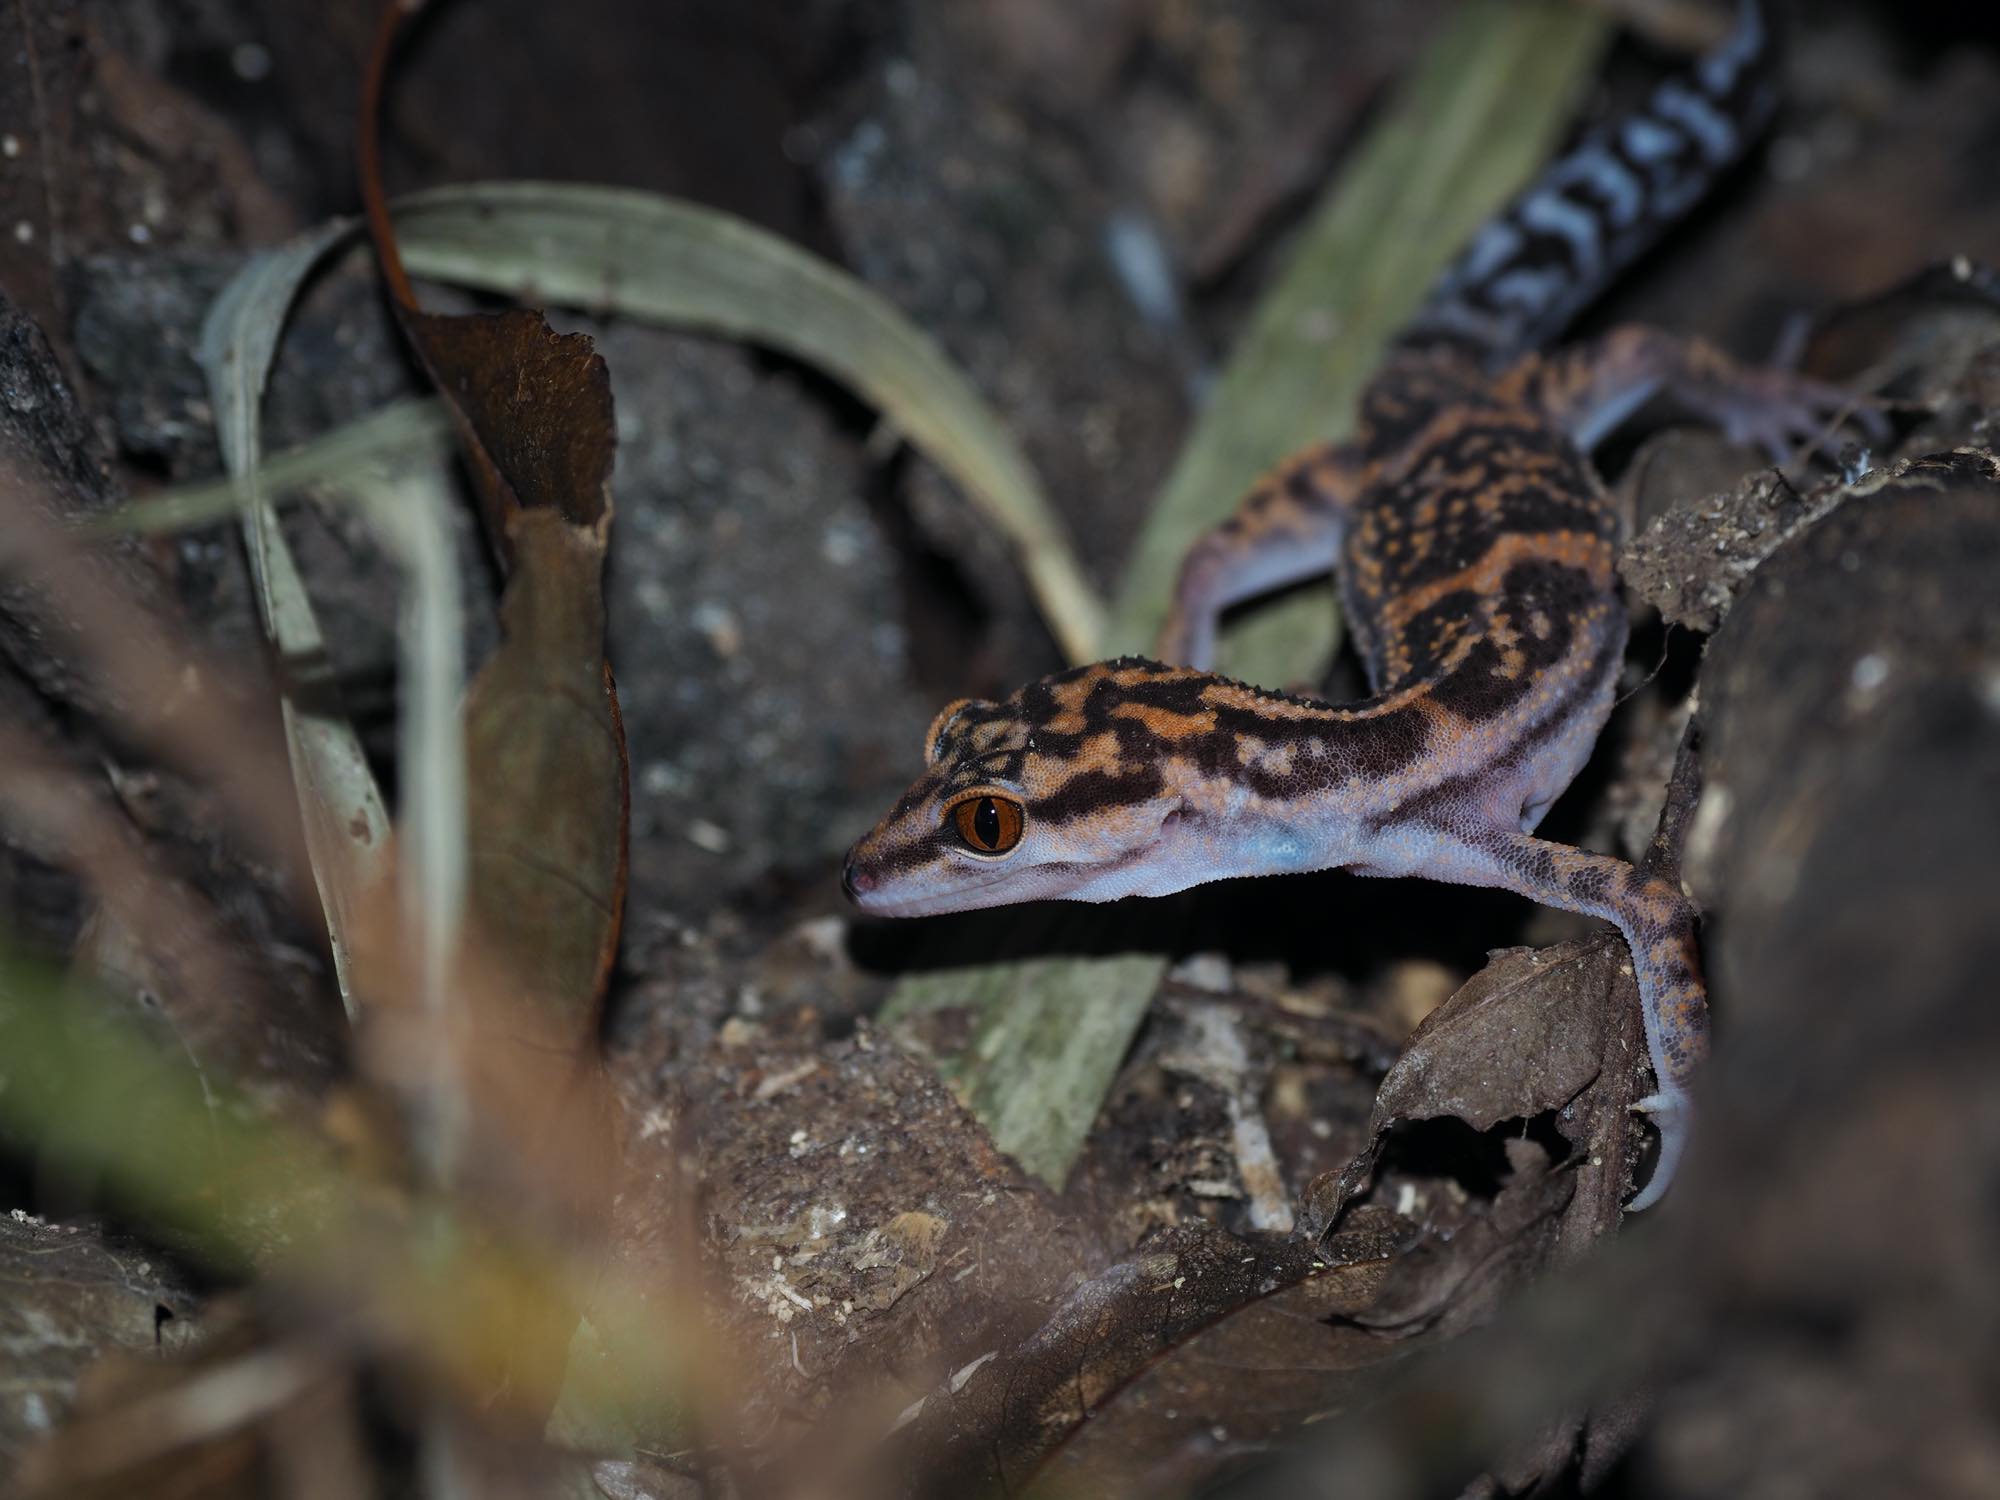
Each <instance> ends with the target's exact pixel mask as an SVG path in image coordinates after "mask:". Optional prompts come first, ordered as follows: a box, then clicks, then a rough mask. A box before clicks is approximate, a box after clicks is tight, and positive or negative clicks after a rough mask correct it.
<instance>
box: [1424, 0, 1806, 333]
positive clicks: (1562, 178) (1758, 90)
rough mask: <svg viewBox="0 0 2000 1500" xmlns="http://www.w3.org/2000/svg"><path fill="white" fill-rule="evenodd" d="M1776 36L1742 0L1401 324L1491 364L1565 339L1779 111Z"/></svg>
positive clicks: (1753, 4)
mask: <svg viewBox="0 0 2000 1500" xmlns="http://www.w3.org/2000/svg"><path fill="white" fill-rule="evenodd" d="M1776 53H1777V46H1776V37H1775V35H1774V29H1773V25H1772V22H1771V19H1770V17H1769V16H1768V15H1767V14H1766V11H1765V7H1764V6H1763V5H1762V4H1761V3H1760V0H1738V5H1737V12H1736V22H1735V25H1734V26H1733V27H1732V28H1731V30H1730V32H1729V34H1728V35H1727V36H1726V37H1724V38H1723V40H1722V41H1721V42H1719V43H1718V44H1717V45H1716V46H1715V47H1714V48H1712V49H1711V50H1709V51H1707V52H1705V53H1702V54H1701V55H1700V56H1698V57H1696V58H1694V59H1692V60H1691V61H1690V62H1689V64H1688V65H1687V66H1686V67H1685V68H1684V69H1681V70H1678V71H1676V72H1675V73H1674V74H1673V75H1672V76H1670V77H1668V78H1666V79H1664V80H1662V81H1661V82H1660V83H1659V84H1657V85H1656V86H1655V87H1654V89H1653V91H1652V93H1651V95H1650V96H1649V97H1648V98H1647V100H1646V102H1645V104H1644V105H1642V106H1641V107H1640V108H1638V109H1636V110H1634V111H1633V112H1632V113H1630V114H1628V115H1625V116H1624V117H1623V118H1621V119H1617V120H1612V121H1609V122H1607V123H1605V124H1604V125H1601V126H1599V127H1597V128H1595V129H1593V130H1591V131H1590V132H1589V133H1588V134H1586V135H1585V136H1584V137H1583V139H1582V140H1581V141H1579V142H1578V143H1577V145H1576V147H1575V149H1574V150H1572V151H1570V152H1568V153H1566V154H1565V155H1563V156H1561V157H1559V158H1557V159H1556V160H1555V161H1554V162H1552V163H1551V164H1550V165H1549V166H1548V167H1547V168H1545V169H1544V170H1543V171H1542V173H1541V174H1540V176H1538V177H1536V178H1535V180H1534V181H1533V182H1531V183H1529V185H1528V186H1527V187H1526V188H1525V189H1524V190H1523V191H1522V192H1521V193H1520V194H1519V195H1518V196H1516V197H1515V198H1514V200H1513V201H1512V202H1511V203H1509V204H1508V205H1507V207H1506V208H1505V209H1503V210H1502V211H1501V212H1500V213H1499V214H1498V215H1496V216H1495V217H1494V218H1492V219H1490V220H1488V221H1487V224H1486V226H1485V228H1483V229H1482V230H1481V231H1480V232H1479V234H1478V235H1477V236H1476V237H1475V238H1474V239H1473V241H1472V243H1471V244H1470V245H1468V246H1467V247H1466V248H1465V249H1464V250H1463V251H1462V252H1460V254H1459V255H1458V257H1457V259H1455V260H1454V261H1453V262H1452V263H1451V265H1450V266H1448V267H1447V268H1446V269H1445V271H1444V274H1443V275H1442V276H1440V277H1439V278H1438V280H1437V282H1436V284H1435V285H1434V286H1433V287H1432V288H1431V292H1430V295H1429V297H1428V298H1426V299H1425V302H1424V305H1423V307H1422V308H1421V309H1420V310H1419V311H1418V313H1417V315H1416V317H1415V318H1414V319H1412V321H1411V323H1410V325H1409V327H1408V328H1407V329H1406V330H1405V331H1404V332H1403V334H1402V335H1401V337H1400V339H1399V340H1398V342H1399V344H1401V345H1402V346H1403V347H1406V348H1409V347H1435V346H1440V345H1442V346H1448V347H1454V348H1458V349H1462V350H1465V351H1467V352H1470V353H1472V354H1475V355H1476V356H1478V357H1479V358H1480V359H1481V360H1483V361H1484V362H1486V363H1487V364H1489V365H1492V366H1498V365H1503V364H1505V363H1507V362H1508V361H1509V360H1511V359H1512V358H1514V357H1515V356H1518V355H1520V354H1523V353H1526V352H1527V351H1529V350H1531V349H1536V348H1540V347H1542V346H1544V345H1546V344H1548V343H1550V342H1551V341H1553V340H1554V339H1555V338H1556V336H1557V335H1559V334H1560V333H1561V332H1562V331H1563V329H1564V327H1565V326H1567V325H1568V323H1569V322H1570V320H1571V319H1572V318H1574V317H1575V316H1576V315H1577V313H1579V312H1581V311H1582V310H1583V308H1584V307H1585V306H1586V305H1587V304H1588V303H1590V302H1591V301H1592V300H1593V299H1594V298H1596V297H1597V295H1598V294H1599V293H1600V292H1602V291H1603V290H1604V289H1605V287H1606V286H1608V285H1609V284H1610V283H1611V281H1612V280H1613V279H1614V278H1615V277H1616V276H1617V275H1618V273H1619V272H1620V271H1622V270H1623V269H1624V268H1625V267H1626V266H1628V265H1630V264H1631V263H1632V261H1634V260H1636V259H1637V258H1638V257H1639V256H1640V255H1641V254H1642V253H1643V252H1644V251H1645V250H1646V249H1647V248H1648V247H1649V246H1651V245H1652V243H1653V242H1654V241H1655V240H1656V239H1658V238H1659V237H1660V235H1661V234H1662V233H1664V232H1665V231H1666V229H1667V228H1668V227H1669V226H1671V225H1672V224H1673V223H1674V222H1675V221H1676V220H1678V219H1680V218H1681V217H1682V216H1683V215H1684V214H1686V213H1687V212H1688V210H1689V209H1691V208H1692V207H1693V206H1694V205H1695V203H1696V202H1698V201H1699V200H1700V199H1701V198H1702V197H1703V195H1705V194H1706V193H1707V192H1708V191H1709V189H1710V188H1711V187H1712V186H1713V185H1714V183H1715V182H1716V180H1717V179H1718V178H1719V177H1721V175H1722V174H1723V173H1724V172H1725V171H1727V170H1728V168H1729V167H1730V166H1732V165H1733V164H1734V163H1735V162H1736V161H1737V160H1738V159H1739V158H1741V157H1742V155H1743V154H1744V152H1745V151H1747V150H1748V149H1749V147H1750V146H1751V144H1752V143H1753V142H1755V140H1756V139H1757V137H1758V135H1759V134H1760V133H1761V132H1762V131H1763V129H1764V127H1765V126H1766V125H1768V124H1769V123H1770V120H1771V117H1772V115H1773V114H1775V113H1776V111H1777V103H1778V88H1777V76H1776V74H1777V69H1776Z"/></svg>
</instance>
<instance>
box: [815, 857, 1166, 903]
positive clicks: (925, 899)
mask: <svg viewBox="0 0 2000 1500" xmlns="http://www.w3.org/2000/svg"><path fill="white" fill-rule="evenodd" d="M1146 855H1147V851H1146V850H1145V849H1128V850H1126V851H1125V852H1124V853H1122V854H1120V855H1119V856H1118V857H1117V858H1115V859H1107V860H1104V861H1103V862H1101V863H1093V862H1084V861H1079V860H1065V861H1060V862H1051V863H1049V864H1041V865H1024V866H1013V867H1010V868H1008V869H1006V870H1003V871H999V872H996V873H994V874H992V875H989V876H987V877H986V878H985V879H983V880H978V881H970V882H966V883H963V884H958V885H954V886H952V887H951V888H950V889H949V890H939V891H933V892H924V893H919V894H915V895H910V896H905V897H901V898H900V899H899V898H898V897H897V896H896V895H895V894H894V892H893V891H870V890H861V891H857V890H856V889H855V888H854V886H853V885H852V884H851V883H849V884H848V886H847V891H848V898H849V899H850V900H851V901H853V902H854V904H855V905H856V906H857V907H859V908H860V909H861V910H862V911H864V912H866V913H867V914H868V915H869V916H871V917H936V916H944V915H946V914H947V913H950V912H956V911H980V910H984V909H986V908H988V907H994V906H1013V905H1015V904H1017V903H1019V902H1026V901H1064V900H1084V901H1090V900H1097V901H1103V900H1108V899H1111V898H1109V897H1105V896H1096V897H1091V896H1081V897H1080V896H1078V895H1076V894H1075V893H1076V892H1077V891H1078V890H1079V889H1080V888H1082V887H1086V886H1090V885H1093V884H1095V883H1096V882H1098V881H1100V880H1102V879H1104V878H1105V877H1106V876H1109V875H1116V874H1117V873H1118V872H1119V871H1121V870H1124V869H1127V868H1129V867H1130V866H1132V865H1133V864H1136V863H1138V862H1139V861H1141V860H1143V859H1145V858H1146Z"/></svg>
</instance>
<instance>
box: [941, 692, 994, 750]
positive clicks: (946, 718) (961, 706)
mask: <svg viewBox="0 0 2000 1500" xmlns="http://www.w3.org/2000/svg"><path fill="white" fill-rule="evenodd" d="M992 706H993V705H992V704H990V703H986V702H983V701H982V700H980V699H978V698H954V699H952V700H951V702H949V703H947V704H946V705H945V706H944V707H943V708H941V709H939V710H938V715H937V717H936V718H935V719H932V720H931V727H930V728H928V729H926V730H925V731H924V764H925V765H931V766H934V765H936V764H937V763H938V761H939V760H940V759H942V758H943V756H944V737H945V735H946V733H947V732H948V731H949V730H950V729H951V726H952V725H953V724H954V723H955V722H956V721H957V719H958V716H959V715H960V714H962V713H964V712H965V711H966V710H967V709H968V708H991V707H992Z"/></svg>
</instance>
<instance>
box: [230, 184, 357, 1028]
mask: <svg viewBox="0 0 2000 1500" xmlns="http://www.w3.org/2000/svg"><path fill="white" fill-rule="evenodd" d="M353 232H354V231H353V226H352V225H351V224H348V223H345V222H334V223H331V224H326V225H322V226H321V227H320V228H318V229H316V230H313V231H312V232H310V233H308V234H306V235H304V236H302V237H301V238H299V239H297V240H295V241H293V242H292V243H291V244H290V245H287V246H284V247H283V248H281V249H278V250H273V251H268V252H266V253H264V254H261V255H259V256H257V257H256V258H255V259H253V260H252V261H251V262H250V263H249V265H247V266H245V267H244V269H243V270H242V272H241V273H239V274H238V276H237V277H236V279H235V280H233V281H232V282H230V284H229V285H228V286H227V287H225V288H224V289H223V291H222V295H221V296H219V297H217V298H216V301H215V305H214V306H213V307H212V308H210V310H209V314H208V318H207V320H206V321H205V322H204V324H203V326H202V337H201V348H200V358H201V365H202V369H203V372H204V373H205V374H206V375H207V377H208V385H209V393H210V396H211V399H212V400H213V402H214V405H215V422H216V437H217V440H218V441H219V442H220V444H221V447H222V457H223V462H224V464H225V465H226V466H227V467H228V469H229V472H230V474H231V475H232V476H233V477H234V479H235V481H236V483H237V485H238V486H239V490H240V496H241V501H242V505H243V511H244V514H243V523H242V524H243V537H244V543H245V545H246V547H247V548H248V549H249V553H250V569H251V575H252V579H253V582H254V583H255V586H256V591H257V605H258V610H259V612H260V613H261V614H262V616H263V620H264V632H265V634H266V636H268V637H269V639H270V641H271V644H272V646H273V647H274V648H275V649H276V651H277V655H278V660H279V662H280V663H281V664H282V666H283V667H284V668H285V669H286V670H288V671H289V670H294V669H299V668H302V667H303V666H304V665H305V664H311V663H319V662H323V661H324V660H325V658H326V643H325V638H324V637H323V636H322V635H321V634H320V629H319V621H318V619H317V618H316V617H315V615H314V613H313V607H312V601H311V600H310V599H309V598H308V597H307V596H306V591H305V586H304V584H303V583H302V582H301V580H300V578H299V571H298V565H297V563H296V562H295V561H294V559H293V557H292V552H291V548H290V547H289V546H287V545H286V542H285V538H284V534H283V532H282V531H280V530H279V527H278V522H277V517H276V515H275V513H274V512H273V511H272V509H271V507H270V506H269V505H268V504H267V503H266V502H265V501H264V499H263V496H262V484H261V480H260V478H259V473H258V469H259V463H260V460H261V457H262V446H263V445H262V439H261V435H260V430H259V422H258V408H259V405H260V404H261V402H262V399H263V395H264V385H265V382H266V380H267V379H268V378H269V376H270V371H271V362H272V360H273V359H274V358H275V357H276V355H277V352H278V340H279V339H280V337H281V336H282V335H283V332H284V327H285V322H286V320H287V319H288V318H289V317H290V315H291V309H292V303H293V302H294V300H296V298H297V296H298V292H299V288H300V287H301V286H302V285H303V284H304V282H305V280H306V278H307V277H308V276H310V275H311V274H312V271H313V268H314V267H315V266H317V265H318V264H319V263H320V261H321V260H322V259H323V258H324V257H325V256H327V255H328V254H329V253H331V252H332V251H333V250H334V249H335V248H336V247H338V246H340V245H342V244H344V243H345V242H346V241H347V240H349V239H350V238H351V237H352V235H353ZM305 686H306V684H304V683H301V682H299V681H296V680H292V679H289V678H288V679H287V680H286V681H285V683H284V685H283V688H282V692H281V700H280V702H281V709H282V712H283V715H284V726H285V744H286V747H287V749H288V751H289V752H290V756H291V762H292V778H293V781H294V783H295V784H296V786H297V790H298V798H299V814H300V819H301V822H302V823H303V825H304V829H305V838H306V850H307V853H308V855H309V857H310V858H311V860H312V867H313V880H314V881H315V883H316V884H317V885H318V887H319V897H320V904H321V906H322V907H323V908H324V910H325V913H326V926H327V940H328V943H329V945H330V947H331V949H332V952H333V963H334V974H335V978H336V980H337V981H338V983H339V985H340V993H341V998H342V1001H343V1003H345V1005H346V1006H347V1010H348V1015H349V1018H350V1019H352V1018H353V1015H354V1006H355V1001H354V995H353V989H352V979H351V973H350V968H351V936H352V933H353V927H354V922H355V919H356V915H357V904H358V902H359V898H360V893H361V892H362V891H363V890H365V889H366V888H367V887H368V886H369V885H370V884H371V883H373V882H374V881H376V880H378V879H380V878H381V877H382V876H383V875H384V873H385V872H386V868H387V860H388V849H389V814H388V810H387V808H386V807H385V806H384V804H383V801H382V792H381V789H380V788H379V787H378V786H377V785H376V783H375V775H374V772H372V771H371V770H370V769H369V768H368V761H367V758H366V757H365V756H364V755H363V754H362V751H361V741H360V739H359V737H358V736H356V734H355V732H354V726H353V725H352V724H351V723H350V722H349V721H348V719H347V717H346V715H344V714H342V713H340V712H339V711H338V710H337V709H329V708H328V707H326V706H325V705H326V701H327V700H326V697H325V696H324V692H323V690H322V689H323V686H324V685H315V688H316V690H315V691H314V692H313V693H312V694H311V695H310V696H308V695H307V694H305V693H303V692H302V691H301V689H302V688H304V687H305Z"/></svg>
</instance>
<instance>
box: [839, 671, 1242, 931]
mask: <svg viewBox="0 0 2000 1500" xmlns="http://www.w3.org/2000/svg"><path fill="white" fill-rule="evenodd" d="M1166 675H1171V676H1173V677H1175V678H1176V679H1179V678H1187V679H1194V678H1195V677H1196V674H1193V673H1187V672H1182V671H1180V670H1179V669H1170V668H1162V667H1158V666H1155V665H1154V664H1152V663H1150V662H1143V663H1142V662H1131V661H1121V662H1107V663H1103V664H1100V665H1097V666H1091V667H1080V668H1076V669H1074V670H1072V671H1069V672H1064V673H1061V674H1058V675H1057V676H1055V677H1048V678H1044V679H1042V680H1041V681H1040V682H1034V683H1030V684H1029V685H1028V686H1026V687H1024V688H1022V689H1021V690H1020V691H1019V692H1017V693H1015V694H1014V695H1013V696H1012V697H1010V698H1008V699H1007V700H1006V701H1004V702H1001V703H990V702H986V701H983V700H978V699H969V698H964V699H960V700H959V701H957V702H955V703H951V704H947V705H946V706H945V708H944V710H943V711H942V712H940V713H939V714H938V716H937V717H936V718H935V719H933V720H932V721H931V726H930V728H929V730H928V731H926V733H925V736H924V760H925V769H924V772H923V774H922V775H921V776H919V777H918V778H917V780H916V781H915V783H914V784H913V785H912V786H911V787H910V789H909V790H908V791H907V792H905V793H904V794H903V796H902V798H901V799H900V800H899V801H898V802H897V803H896V805H895V806H894V807H893V808H891V809H890V811H889V814H888V816H887V817H885V818H883V819H882V821H881V822H880V823H878V824H876V826H875V828H874V829H873V831H871V832H870V833H869V834H867V835H866V836H865V837H864V838H862V839H861V840H860V841H859V842H858V843H856V844H855V846H854V847H853V849H852V850H850V851H849V852H848V856H847V865H846V869H845V871H844V873H843V877H842V884H843V886H844V887H845V888H846V891H847V894H848V897H849V899H851V900H852V901H853V902H854V903H855V905H857V906H859V907H860V908H861V909H862V910H863V911H866V912H870V913H873V914H876V915H879V916H891V917H915V916H929V915H932V914H933V913H937V912H948V911H969V910H972V909H973V908H975V907H983V906H1011V905H1013V904H1015V903H1016V902H1021V901H1043V900H1053V899H1067V900H1072V901H1111V900H1116V899H1117V898H1119V897H1121V896H1146V895H1165V894H1166V893H1168V892H1169V891H1177V890H1181V889H1184V888H1185V887H1186V886H1189V885H1192V884H1195V883H1197V882H1198V881H1199V880H1201V879H1205V878H1207V876H1206V874H1205V873H1203V872H1202V871H1201V870H1200V868H1199V863H1198V860H1197V859H1196V858H1195V857H1194V850H1193V847H1192V842H1193V841H1192V840H1191V835H1193V834H1194V830H1193V829H1192V828H1191V827H1189V826H1188V819H1187V818H1186V817H1185V815H1184V814H1185V806H1184V799H1183V797H1182V795H1181V793H1180V791H1179V790H1178V789H1177V787H1176V785H1175V782H1176V780H1177V778H1176V776H1175V775H1174V772H1173V762H1172V758H1171V757H1170V756H1166V755H1162V754H1160V753H1158V751H1159V746H1158V745H1157V743H1156V738H1157V737H1156V736H1155V735H1154V734H1153V731H1152V730H1150V729H1149V728H1148V726H1147V725H1146V723H1145V721H1144V719H1143V718H1142V717H1140V716H1138V715H1137V714H1136V713H1134V712H1132V711H1130V710H1127V711H1125V712H1123V713H1122V714H1121V712H1120V705H1121V704H1131V703H1133V702H1134V701H1135V700H1134V698H1133V697H1132V695H1131V691H1130V690H1131V689H1132V687H1133V686H1134V685H1135V684H1136V683H1137V682H1138V681H1140V680H1142V679H1143V680H1151V679H1155V678H1160V677H1163V676H1166ZM1196 691H1197V692H1198V687H1197V688H1196Z"/></svg>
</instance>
